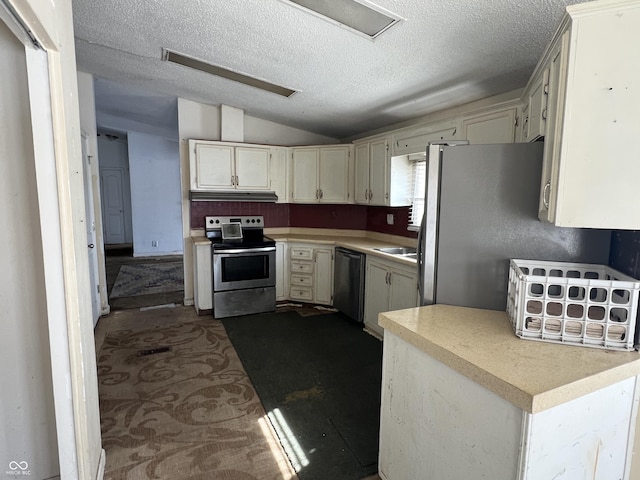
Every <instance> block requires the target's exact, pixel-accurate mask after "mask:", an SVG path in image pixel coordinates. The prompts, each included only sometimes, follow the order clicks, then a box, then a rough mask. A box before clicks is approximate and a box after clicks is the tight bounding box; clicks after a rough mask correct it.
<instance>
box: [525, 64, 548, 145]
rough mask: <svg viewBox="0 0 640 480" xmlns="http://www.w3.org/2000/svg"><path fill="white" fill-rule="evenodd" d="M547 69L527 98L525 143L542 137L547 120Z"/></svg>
mask: <svg viewBox="0 0 640 480" xmlns="http://www.w3.org/2000/svg"><path fill="white" fill-rule="evenodd" d="M548 83H549V69H548V68H547V69H546V70H545V71H544V72H543V73H542V78H540V80H539V81H538V82H537V83H535V84H534V85H533V87H532V88H531V91H530V92H529V98H528V105H529V110H528V117H527V120H528V122H527V126H526V128H525V134H526V136H525V137H524V138H523V140H524V141H525V142H533V141H535V140H537V139H539V138H540V137H544V129H545V126H546V120H547V89H548V88H549V85H548Z"/></svg>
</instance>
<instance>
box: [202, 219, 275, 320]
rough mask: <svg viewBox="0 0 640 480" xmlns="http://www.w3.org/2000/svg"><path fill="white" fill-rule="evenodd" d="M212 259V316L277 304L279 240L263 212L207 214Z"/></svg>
mask: <svg viewBox="0 0 640 480" xmlns="http://www.w3.org/2000/svg"><path fill="white" fill-rule="evenodd" d="M205 234H206V236H207V238H208V239H209V240H211V248H212V262H213V269H212V270H213V316H214V317H215V318H226V317H235V316H238V315H248V314H252V313H262V312H271V311H274V310H275V308H276V242H275V241H274V240H272V239H270V238H269V237H265V236H264V218H263V217H262V216H234V217H205Z"/></svg>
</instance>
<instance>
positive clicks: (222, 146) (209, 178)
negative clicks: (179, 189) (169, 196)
mask: <svg viewBox="0 0 640 480" xmlns="http://www.w3.org/2000/svg"><path fill="white" fill-rule="evenodd" d="M269 162H270V149H269V147H254V146H246V145H240V146H238V145H237V144H229V143H223V142H210V141H205V140H189V164H190V178H191V190H201V191H207V190H247V191H252V190H268V189H269V188H270V181H269V168H270V167H269Z"/></svg>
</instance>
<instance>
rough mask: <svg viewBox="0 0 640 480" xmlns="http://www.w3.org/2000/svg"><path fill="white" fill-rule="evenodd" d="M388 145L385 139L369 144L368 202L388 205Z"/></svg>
mask: <svg viewBox="0 0 640 480" xmlns="http://www.w3.org/2000/svg"><path fill="white" fill-rule="evenodd" d="M389 161H390V158H389V145H388V144H387V140H386V139H384V140H377V141H375V142H371V143H370V144H369V204H370V205H388V204H389V189H390V183H389V182H390V178H389V176H390V174H391V172H390V169H389Z"/></svg>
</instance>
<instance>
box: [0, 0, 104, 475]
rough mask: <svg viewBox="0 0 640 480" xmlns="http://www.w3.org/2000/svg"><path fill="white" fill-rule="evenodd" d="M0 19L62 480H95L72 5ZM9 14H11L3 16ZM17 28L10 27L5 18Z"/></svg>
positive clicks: (93, 382)
mask: <svg viewBox="0 0 640 480" xmlns="http://www.w3.org/2000/svg"><path fill="white" fill-rule="evenodd" d="M0 10H2V13H1V14H0V20H3V21H4V22H5V23H7V25H9V28H10V29H11V30H12V31H13V32H14V33H15V32H16V31H19V30H20V27H19V26H18V25H21V26H23V27H24V28H25V29H26V30H27V31H29V32H30V35H32V36H33V38H35V39H36V41H37V43H38V44H39V45H38V47H39V48H36V47H35V46H34V43H32V42H31V41H30V39H29V36H28V35H25V34H24V32H23V33H22V34H17V36H18V38H19V40H20V41H22V42H23V43H24V44H25V52H26V60H27V76H28V82H29V97H30V109H31V117H32V129H33V141H34V145H33V148H34V154H35V163H36V181H37V190H38V202H39V205H40V224H41V231H42V235H43V240H42V244H43V257H44V274H45V287H46V297H47V298H46V302H47V317H48V323H49V341H50V346H51V364H52V367H51V368H52V378H53V390H54V392H53V393H54V403H55V414H56V430H57V436H58V452H59V459H60V477H61V479H62V480H93V479H96V480H100V479H101V478H102V477H103V474H104V463H105V457H104V450H102V444H101V436H100V414H99V409H98V389H97V368H96V358H95V344H94V337H93V325H92V319H91V317H92V313H91V292H90V286H89V284H90V280H89V265H88V256H87V255H86V248H87V231H86V229H85V227H84V222H85V221H86V215H85V206H84V186H83V178H82V177H83V165H82V153H81V148H80V120H79V107H78V91H77V72H76V65H75V51H74V49H75V46H74V39H73V18H72V11H71V0H58V1H56V2H55V3H54V2H51V1H48V0H2V4H0ZM7 12H9V14H8V13H7ZM12 15H13V16H14V17H15V21H12V20H11V16H12Z"/></svg>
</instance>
